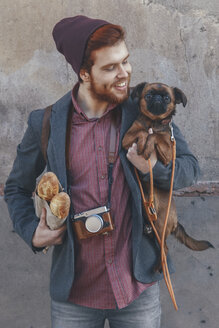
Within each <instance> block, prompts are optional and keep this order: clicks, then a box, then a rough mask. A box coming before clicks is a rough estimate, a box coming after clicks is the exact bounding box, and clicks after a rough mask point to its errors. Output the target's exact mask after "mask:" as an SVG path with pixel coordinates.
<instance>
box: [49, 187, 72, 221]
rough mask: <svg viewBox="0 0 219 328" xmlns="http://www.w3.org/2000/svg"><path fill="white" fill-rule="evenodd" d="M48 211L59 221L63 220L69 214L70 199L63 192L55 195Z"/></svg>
mask: <svg viewBox="0 0 219 328" xmlns="http://www.w3.org/2000/svg"><path fill="white" fill-rule="evenodd" d="M50 209H51V212H52V214H53V215H55V216H57V217H58V218H59V219H64V218H66V216H67V215H68V213H69V209H70V198H69V196H68V194H66V193H65V192H60V193H59V194H57V195H55V196H54V197H53V198H52V200H51V202H50Z"/></svg>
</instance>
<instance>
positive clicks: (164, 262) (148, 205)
mask: <svg viewBox="0 0 219 328" xmlns="http://www.w3.org/2000/svg"><path fill="white" fill-rule="evenodd" d="M171 141H172V146H173V160H172V174H171V182H170V192H169V200H168V205H167V211H166V217H165V220H164V227H163V231H162V236H161V238H160V236H159V234H158V232H157V229H156V227H155V225H154V221H156V219H157V215H156V210H155V214H154V213H153V211H152V212H151V207H152V208H153V196H152V195H153V173H152V166H151V161H150V159H148V164H149V170H150V185H151V186H152V187H151V188H150V197H149V201H148V202H147V201H146V199H145V196H144V192H143V188H142V184H141V181H140V178H139V175H138V171H137V169H136V168H134V169H135V174H136V177H137V181H138V184H139V187H140V191H141V196H142V200H143V205H144V209H145V212H146V214H147V217H148V220H149V222H150V224H151V226H152V228H153V231H154V233H155V236H156V238H157V241H158V243H159V245H160V251H161V266H162V270H163V275H164V280H165V283H166V286H167V289H168V292H169V294H170V297H171V300H172V302H173V305H174V308H175V310H176V311H177V310H178V306H177V304H176V299H175V295H174V291H173V287H172V283H171V280H170V274H169V270H168V265H167V258H166V254H165V251H164V242H165V235H166V228H167V221H168V217H169V212H170V205H171V200H172V193H173V181H174V173H175V161H176V141H175V138H174V137H173V135H172V136H171Z"/></svg>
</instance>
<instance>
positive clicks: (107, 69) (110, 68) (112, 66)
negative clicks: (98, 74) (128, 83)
mask: <svg viewBox="0 0 219 328" xmlns="http://www.w3.org/2000/svg"><path fill="white" fill-rule="evenodd" d="M114 68H115V66H114V65H111V66H108V67H106V68H105V69H104V70H105V71H108V72H110V71H113V70H114Z"/></svg>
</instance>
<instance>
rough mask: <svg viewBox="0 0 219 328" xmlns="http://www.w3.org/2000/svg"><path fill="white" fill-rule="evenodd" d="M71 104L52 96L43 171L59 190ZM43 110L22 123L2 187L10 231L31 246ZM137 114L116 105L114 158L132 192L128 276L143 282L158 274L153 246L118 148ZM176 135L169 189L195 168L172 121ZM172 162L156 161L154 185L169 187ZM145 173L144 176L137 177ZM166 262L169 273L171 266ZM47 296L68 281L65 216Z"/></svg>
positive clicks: (65, 292) (61, 296)
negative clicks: (117, 122) (55, 179)
mask: <svg viewBox="0 0 219 328" xmlns="http://www.w3.org/2000/svg"><path fill="white" fill-rule="evenodd" d="M70 108H72V101H71V92H68V93H67V94H66V95H65V96H64V97H62V98H61V99H60V100H58V101H57V102H56V103H55V104H54V105H53V109H52V115H51V120H50V125H51V133H50V138H49V143H48V148H47V156H48V163H47V170H48V171H52V172H54V173H55V174H56V175H57V177H58V179H59V180H60V182H61V185H62V186H63V188H64V190H65V191H66V192H67V191H68V185H67V173H66V163H65V136H66V124H67V118H68V112H69V110H70ZM43 114H44V110H43V109H42V110H35V111H33V112H31V113H30V116H29V119H28V127H27V130H26V132H25V134H24V137H23V139H22V141H21V143H20V144H19V145H18V147H17V157H16V159H15V161H14V165H13V168H12V171H11V173H10V175H9V177H8V180H7V182H6V186H5V201H6V202H7V204H8V209H9V213H10V217H11V219H12V222H13V226H14V229H15V231H16V232H17V233H18V234H19V235H20V236H21V237H22V238H23V239H24V241H25V242H26V243H27V244H28V245H29V246H30V247H31V248H32V249H33V250H34V251H36V249H34V248H33V247H32V237H33V234H34V232H35V229H36V227H37V225H38V222H39V219H38V218H37V217H36V215H35V212H34V206H33V200H32V192H33V191H34V189H35V186H36V178H37V177H38V176H39V175H40V174H41V173H42V172H43V170H44V169H45V166H46V163H45V161H44V159H43V155H42V152H41V130H42V119H43ZM137 115H138V106H137V104H136V103H134V102H133V101H132V100H131V99H129V100H127V101H126V102H125V103H124V104H123V105H122V125H121V131H120V146H119V156H120V159H121V163H122V166H123V169H124V173H125V177H126V179H127V182H128V184H129V187H130V190H131V194H132V219H133V229H132V255H133V275H134V276H135V278H136V279H137V280H139V281H141V282H143V283H149V282H152V281H156V280H159V279H161V278H162V274H159V273H155V272H154V271H153V268H154V265H155V263H156V259H157V256H158V255H159V248H158V246H157V244H156V242H155V241H153V240H150V239H149V238H148V237H147V236H145V235H144V234H143V218H142V205H141V195H140V190H139V187H138V184H137V182H136V179H135V175H134V172H133V167H132V165H131V164H130V162H129V161H128V160H127V158H126V152H125V151H124V149H122V147H121V140H122V138H123V136H124V134H125V132H126V131H127V129H128V128H129V127H130V126H131V124H132V123H133V121H134V120H135V118H136V117H137ZM174 134H175V138H176V145H177V147H176V156H177V158H176V169H175V179H174V189H178V188H182V187H186V186H189V185H191V184H192V183H194V182H195V181H196V180H197V177H198V175H199V166H198V162H197V160H196V158H195V157H194V156H193V154H192V153H191V151H190V150H189V149H188V146H187V144H186V142H185V140H184V138H183V136H182V135H181V133H180V131H179V129H178V127H177V126H176V125H174ZM171 168H172V164H169V165H168V166H164V165H163V164H162V163H160V162H157V163H156V165H155V167H154V168H153V174H154V179H155V184H157V185H158V186H159V187H160V188H163V189H168V188H169V185H170V176H171ZM148 178H149V177H148V175H145V176H143V177H142V179H143V180H147V179H148ZM170 262H171V261H169V267H170V271H172V270H173V268H172V265H171V263H170ZM50 278H51V279H50V294H51V297H52V299H54V300H56V301H66V300H67V299H68V296H69V293H70V289H71V286H72V283H73V279H74V234H73V231H72V225H71V220H70V217H68V219H67V233H66V236H65V239H64V242H63V244H62V245H59V246H55V247H54V250H53V256H52V268H51V277H50Z"/></svg>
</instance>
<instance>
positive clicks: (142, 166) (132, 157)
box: [126, 143, 157, 174]
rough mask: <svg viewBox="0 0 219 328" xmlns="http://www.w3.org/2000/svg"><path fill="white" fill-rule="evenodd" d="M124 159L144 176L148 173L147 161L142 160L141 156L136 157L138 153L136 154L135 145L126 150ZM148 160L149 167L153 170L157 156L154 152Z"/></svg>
mask: <svg viewBox="0 0 219 328" xmlns="http://www.w3.org/2000/svg"><path fill="white" fill-rule="evenodd" d="M126 157H127V158H128V160H129V161H130V162H131V163H132V164H133V165H134V166H135V167H136V168H137V169H138V170H139V171H141V172H142V173H143V174H146V173H148V172H149V165H148V161H147V160H146V159H144V157H143V156H141V155H138V153H137V144H136V143H133V144H132V147H130V148H129V149H128V152H127V155H126ZM150 160H151V166H152V168H153V167H154V165H155V164H156V163H157V154H156V151H155V150H154V151H153V153H152V154H151V156H150Z"/></svg>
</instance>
